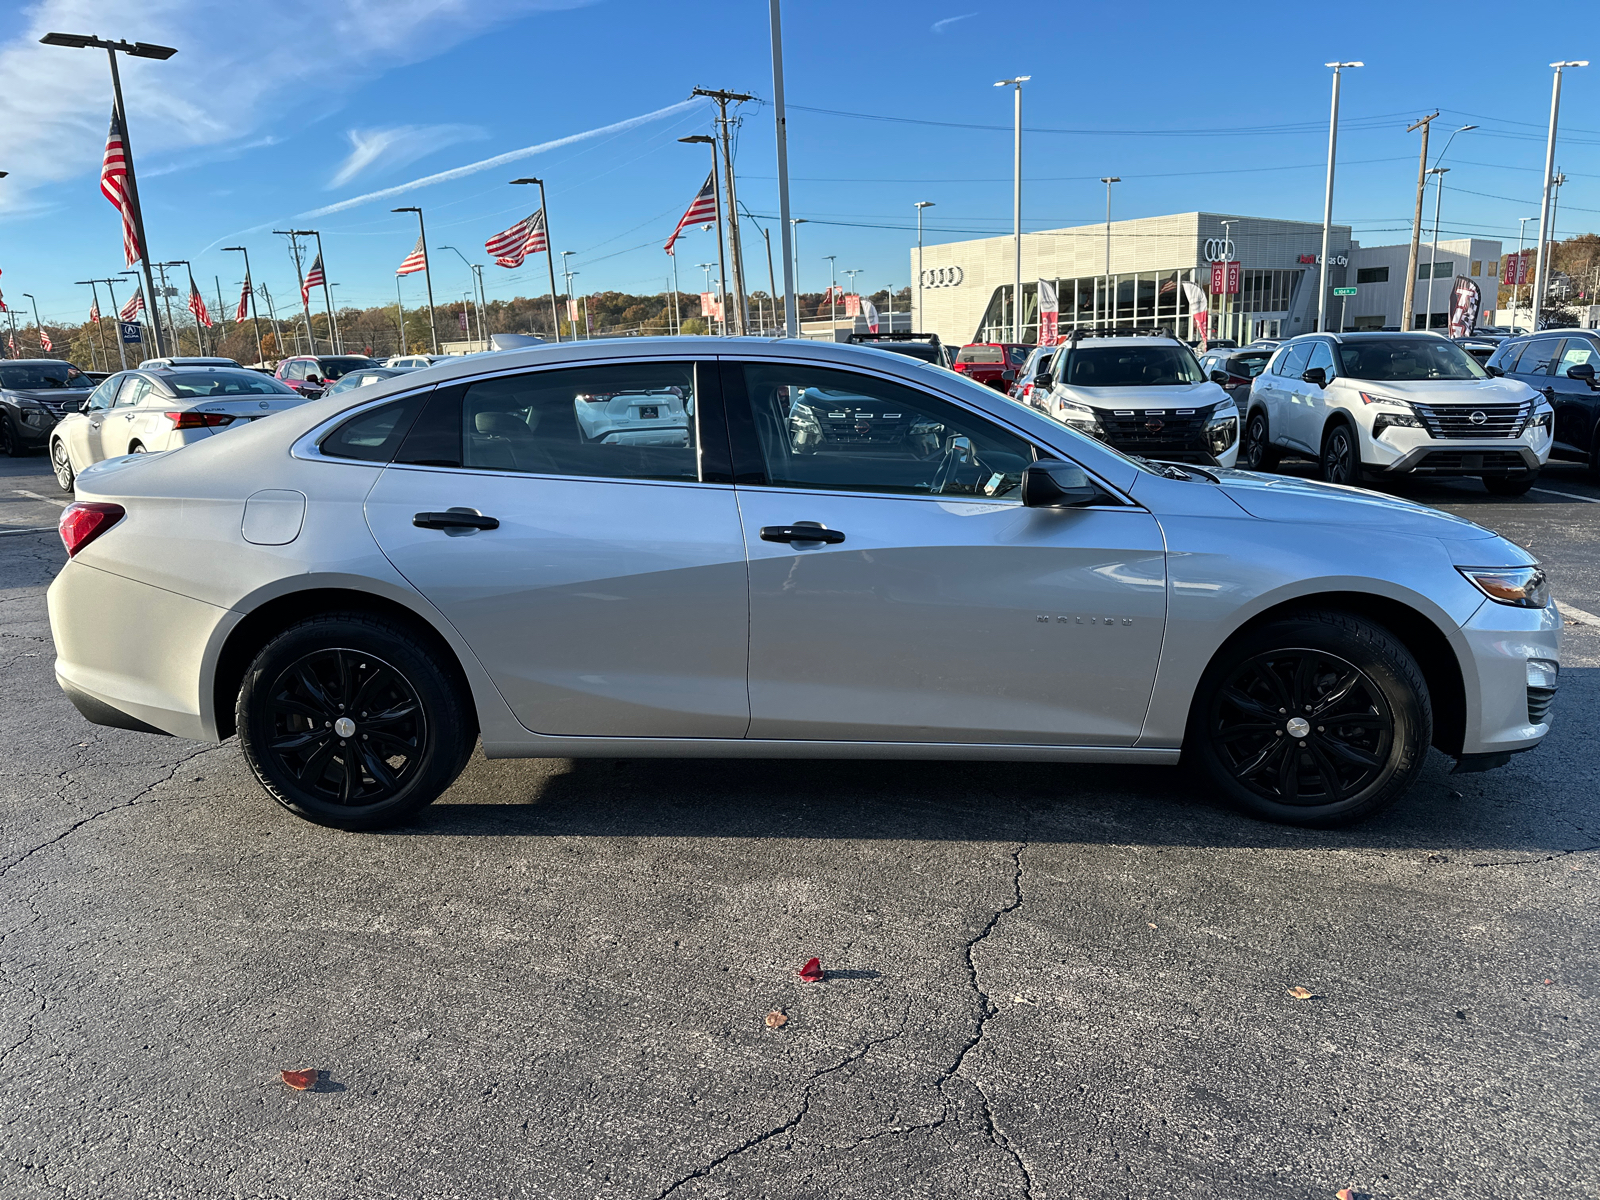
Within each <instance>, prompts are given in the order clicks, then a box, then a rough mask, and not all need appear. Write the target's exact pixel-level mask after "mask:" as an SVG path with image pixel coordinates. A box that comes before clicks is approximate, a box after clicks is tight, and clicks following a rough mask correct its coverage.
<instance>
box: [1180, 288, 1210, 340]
mask: <svg viewBox="0 0 1600 1200" xmlns="http://www.w3.org/2000/svg"><path fill="white" fill-rule="evenodd" d="M1183 295H1184V298H1185V299H1186V300H1188V301H1189V328H1190V330H1191V331H1192V334H1191V336H1193V337H1194V338H1195V339H1196V340H1198V341H1199V343H1200V345H1199V347H1198V349H1199V351H1200V353H1201V354H1204V353H1205V352H1206V335H1207V334H1208V333H1209V332H1210V325H1211V314H1210V312H1208V311H1207V310H1208V309H1209V307H1210V303H1211V302H1210V300H1209V298H1208V297H1207V296H1206V293H1205V289H1204V288H1202V287H1201V286H1200V285H1199V284H1198V283H1191V282H1190V281H1189V280H1187V279H1185V280H1184V281H1183Z"/></svg>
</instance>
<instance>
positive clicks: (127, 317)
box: [117, 291, 144, 321]
mask: <svg viewBox="0 0 1600 1200" xmlns="http://www.w3.org/2000/svg"><path fill="white" fill-rule="evenodd" d="M143 311H144V292H143V291H137V292H134V294H133V295H132V296H131V297H129V299H128V302H127V303H126V304H124V305H123V306H122V311H121V312H120V313H118V314H117V315H118V316H120V317H121V318H122V319H123V320H124V321H136V320H138V319H139V314H140V313H142V312H143Z"/></svg>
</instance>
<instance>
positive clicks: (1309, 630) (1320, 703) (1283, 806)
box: [1185, 612, 1433, 828]
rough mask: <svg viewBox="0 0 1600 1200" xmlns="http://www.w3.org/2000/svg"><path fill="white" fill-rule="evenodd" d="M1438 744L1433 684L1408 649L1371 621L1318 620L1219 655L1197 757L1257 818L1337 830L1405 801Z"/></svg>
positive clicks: (1198, 723) (1198, 722) (1278, 628)
mask: <svg viewBox="0 0 1600 1200" xmlns="http://www.w3.org/2000/svg"><path fill="white" fill-rule="evenodd" d="M1432 740H1433V712H1432V707H1431V704H1430V701H1429V696H1428V688H1427V684H1426V683H1425V682H1424V680H1423V677H1422V671H1421V669H1420V668H1419V667H1418V666H1417V663H1416V660H1415V659H1414V658H1412V657H1411V655H1410V654H1409V653H1407V651H1406V649H1405V647H1403V646H1402V645H1401V644H1400V643H1399V642H1398V641H1396V640H1395V639H1394V638H1393V637H1392V636H1391V635H1390V634H1389V632H1388V631H1387V630H1385V629H1383V628H1382V627H1381V626H1379V625H1375V624H1373V623H1372V622H1370V621H1366V620H1363V619H1362V618H1360V617H1356V616H1352V615H1350V614H1348V613H1342V612H1308V613H1305V614H1302V615H1299V616H1294V617H1289V618H1285V619H1282V620H1278V621H1274V622H1272V623H1271V624H1269V625H1265V626H1262V627H1261V628H1260V629H1256V630H1253V631H1251V632H1249V633H1248V634H1246V635H1244V636H1243V637H1240V638H1238V639H1236V640H1235V641H1234V642H1232V643H1231V644H1229V645H1228V646H1226V647H1225V648H1224V649H1223V650H1222V651H1221V652H1220V653H1219V654H1218V655H1217V657H1216V659H1215V660H1213V662H1212V664H1211V666H1210V667H1209V668H1208V669H1207V671H1206V674H1205V676H1204V678H1203V679H1202V680H1201V683H1200V687H1199V689H1198V691H1197V692H1196V696H1195V702H1194V708H1193V712H1192V715H1191V718H1190V723H1189V734H1188V739H1187V742H1186V744H1185V756H1186V757H1188V758H1192V759H1193V760H1194V761H1195V762H1196V763H1197V764H1198V765H1199V767H1200V769H1201V770H1202V771H1203V772H1204V774H1205V775H1206V776H1207V777H1208V778H1209V779H1210V781H1211V783H1212V784H1213V786H1215V787H1216V789H1217V790H1218V791H1219V792H1221V793H1222V794H1223V795H1224V796H1226V797H1227V798H1228V799H1229V800H1231V801H1233V803H1235V804H1237V805H1238V806H1239V807H1241V808H1243V809H1245V810H1246V811H1248V812H1251V813H1253V814H1255V815H1256V816H1259V817H1265V818H1266V819H1268V820H1272V821H1280V822H1283V823H1285V824H1289V825H1304V826H1311V827H1318V828H1330V827H1334V826H1340V825H1349V824H1353V823H1354V822H1356V821H1360V820H1364V819H1366V818H1367V817H1370V816H1372V815H1373V814H1374V813H1377V812H1379V811H1381V810H1382V809H1385V808H1387V807H1388V806H1389V805H1391V804H1393V803H1394V802H1395V801H1397V800H1399V799H1400V797H1401V796H1403V795H1404V794H1405V793H1406V791H1407V790H1408V789H1409V788H1410V787H1411V785H1412V784H1413V783H1414V782H1415V781H1416V777H1417V773H1418V772H1419V771H1420V770H1421V768H1422V763H1423V760H1424V758H1425V757H1426V755H1427V751H1428V745H1429V743H1430V742H1431V741H1432Z"/></svg>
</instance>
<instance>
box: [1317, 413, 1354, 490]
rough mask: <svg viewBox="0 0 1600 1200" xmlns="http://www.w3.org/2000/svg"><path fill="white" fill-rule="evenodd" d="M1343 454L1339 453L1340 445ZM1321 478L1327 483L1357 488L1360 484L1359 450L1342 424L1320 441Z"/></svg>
mask: <svg viewBox="0 0 1600 1200" xmlns="http://www.w3.org/2000/svg"><path fill="white" fill-rule="evenodd" d="M1341 443H1342V445H1343V448H1344V452H1343V453H1340V445H1341ZM1322 478H1323V479H1324V480H1325V481H1326V482H1328V483H1339V484H1344V485H1345V486H1346V487H1357V486H1359V485H1360V482H1361V450H1360V447H1359V445H1358V443H1357V441H1356V436H1355V434H1354V433H1353V432H1351V430H1350V427H1349V426H1348V425H1345V424H1344V423H1342V422H1341V423H1340V424H1338V425H1335V426H1334V427H1333V428H1332V429H1330V430H1328V433H1327V436H1326V437H1324V438H1323V439H1322Z"/></svg>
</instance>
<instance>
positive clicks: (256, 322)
mask: <svg viewBox="0 0 1600 1200" xmlns="http://www.w3.org/2000/svg"><path fill="white" fill-rule="evenodd" d="M223 249H224V250H237V251H238V252H239V253H240V254H242V255H244V287H245V291H246V292H247V293H248V294H249V296H250V324H251V325H252V326H253V327H254V329H255V331H256V362H258V363H260V364H262V365H263V366H265V365H266V361H267V355H266V351H265V350H264V349H263V348H262V345H261V318H260V317H259V316H257V315H256V288H255V280H254V279H253V278H252V277H251V275H250V251H248V250H246V249H245V248H244V247H243V246H224V247H223Z"/></svg>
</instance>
